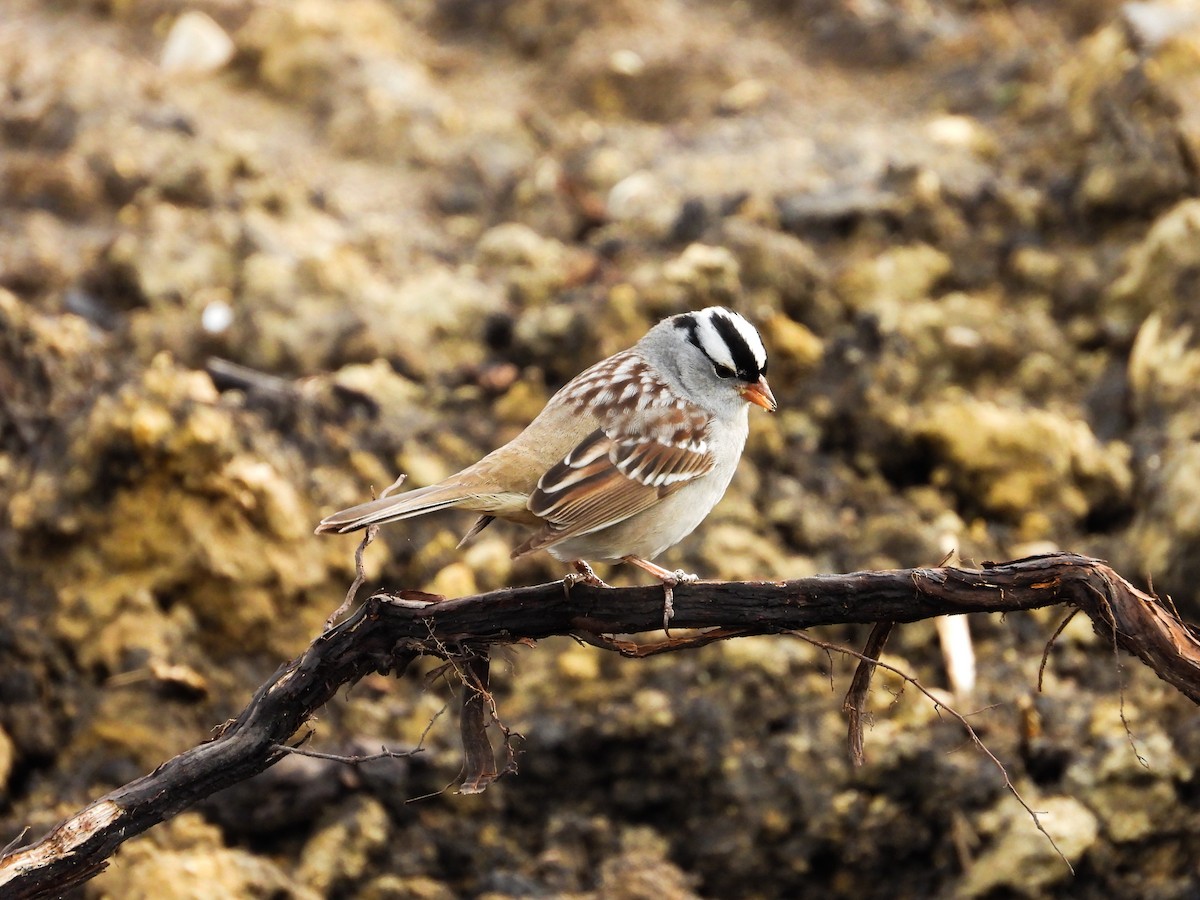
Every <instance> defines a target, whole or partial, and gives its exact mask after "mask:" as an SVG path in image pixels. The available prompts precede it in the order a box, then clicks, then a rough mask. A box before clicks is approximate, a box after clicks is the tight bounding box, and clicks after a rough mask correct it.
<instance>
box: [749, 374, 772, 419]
mask: <svg viewBox="0 0 1200 900" xmlns="http://www.w3.org/2000/svg"><path fill="white" fill-rule="evenodd" d="M742 397H743V399H745V400H746V402H747V403H753V404H754V405H755V406H761V407H762V408H763V409H765V410H766V411H767V412H775V410H776V409H777V408H778V406H779V404H777V403H776V402H775V395H774V394H772V393H771V386H770V385H769V384H767V379H766V376H762V377H760V378H759V379H758V381H757V382H755V383H754V384H747V385H743V386H742Z"/></svg>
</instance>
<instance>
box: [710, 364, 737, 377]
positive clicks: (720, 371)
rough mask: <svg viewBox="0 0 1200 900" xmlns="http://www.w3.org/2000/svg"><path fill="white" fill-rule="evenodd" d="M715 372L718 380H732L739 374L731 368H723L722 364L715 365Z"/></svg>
mask: <svg viewBox="0 0 1200 900" xmlns="http://www.w3.org/2000/svg"><path fill="white" fill-rule="evenodd" d="M713 370H714V371H715V372H716V373H717V377H718V378H732V377H733V376H734V375H736V374H737V372H735V371H733V369H731V368H729V366H723V365H721V364H720V363H716V364H714V365H713Z"/></svg>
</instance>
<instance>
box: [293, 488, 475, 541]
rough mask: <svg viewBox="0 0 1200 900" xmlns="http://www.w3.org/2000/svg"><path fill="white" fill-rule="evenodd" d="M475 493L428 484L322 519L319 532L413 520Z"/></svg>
mask: <svg viewBox="0 0 1200 900" xmlns="http://www.w3.org/2000/svg"><path fill="white" fill-rule="evenodd" d="M471 497H472V495H471V494H470V493H469V492H468V491H465V490H464V489H463V488H462V487H460V486H458V485H452V484H431V485H430V486H429V487H423V488H417V489H416V490H415V491H406V492H405V493H403V494H396V495H395V496H393V497H380V498H379V499H378V500H371V501H369V502H367V503H360V504H359V505H358V506H351V507H350V508H349V509H343V510H340V511H339V512H335V513H333V514H331V515H328V516H326V517H325V518H323V519H322V520H321V522H320V524H319V525H317V532H316V533H317V534H329V533H333V534H345V533H346V532H347V531H358V529H360V528H366V527H367V526H368V525H382V524H383V523H384V522H395V521H397V520H399V519H411V518H412V517H413V516H423V515H425V513H430V512H435V511H436V510H439V509H448V508H449V507H452V506H457V505H459V504H460V503H462V502H463V501H464V500H470V499H471Z"/></svg>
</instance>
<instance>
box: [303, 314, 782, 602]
mask: <svg viewBox="0 0 1200 900" xmlns="http://www.w3.org/2000/svg"><path fill="white" fill-rule="evenodd" d="M766 373H767V352H766V349H765V348H764V347H763V343H762V339H761V338H760V337H759V335H758V332H757V331H756V330H755V329H754V326H753V325H751V324H750V323H749V322H748V321H746V319H744V318H742V316H740V315H738V314H737V313H735V312H733V311H732V310H728V309H725V308H723V307H719V306H711V307H708V308H707V309H702V310H700V311H698V312H689V313H683V314H681V315H677V316H672V317H671V318H669V319H664V320H663V321H661V322H659V323H658V324H657V325H655V326H654V327H653V328H651V329H650V331H648V332H647V333H646V335H645V337H643V338H642V339H641V340H640V341H638V342H637V343H636V344H635V345H634V346H633V347H631V348H629V349H628V350H623V351H622V352H620V353H617V354H615V355H613V356H610V357H608V359H605V360H601V361H600V362H598V363H596V364H595V365H594V366H592V367H591V368H590V369H587V370H586V371H584V372H582V373H581V374H579V375H577V376H576V377H575V378H573V379H571V381H569V382H567V384H565V385H564V386H563V387H562V389H561V390H559V392H558V393H556V394H555V395H554V396H553V397H551V398H550V401H549V402H548V403H547V404H546V406H545V408H544V409H543V410H542V411H541V413H539V414H538V416H537V418H535V419H534V420H533V421H532V422H531V423H530V424H529V426H528V427H527V428H526V429H525V430H524V431H522V432H521V433H520V434H519V435H517V436H516V437H515V438H513V439H512V440H511V441H509V442H508V443H507V444H505V445H504V446H503V447H500V448H499V449H497V450H493V451H492V452H491V453H489V454H488V455H487V456H485V457H484V458H483V459H481V460H479V462H477V463H475V464H474V465H471V466H468V467H467V468H465V469H463V470H462V471H461V472H458V473H457V474H454V475H451V476H450V477H449V478H446V479H445V480H443V481H440V482H438V483H437V484H432V485H429V486H428V487H423V488H418V489H417V490H413V491H408V492H406V493H402V494H398V495H395V496H389V497H383V498H381V499H379V500H373V501H371V502H370V503H363V504H360V505H359V506H352V507H350V508H349V509H345V510H342V511H341V512H336V513H333V514H332V515H330V516H326V517H325V518H324V519H322V520H321V523H320V525H319V526H318V527H317V532H318V533H322V532H337V533H343V532H347V531H354V530H356V529H359V528H364V527H366V526H368V525H378V524H382V523H384V522H394V521H396V520H397V519H407V518H410V517H412V516H419V515H423V514H425V513H428V512H433V511H434V510H438V509H447V508H451V507H453V508H458V509H468V510H472V511H474V512H477V513H480V514H481V516H480V518H479V519H478V520H477V521H476V523H475V525H474V526H472V528H471V529H470V531H469V532H468V533H467V535H466V537H464V538H463V541H464V542H465V541H466V540H468V539H469V538H471V537H473V536H474V535H476V534H478V533H479V531H480V530H481V529H482V528H484V527H485V526H486V525H487V524H488V523H490V522H491V521H492V520H493V519H495V518H496V517H500V518H503V519H510V520H513V521H516V522H522V523H525V524H527V525H532V526H534V527H535V528H536V529H537V530H536V531H535V532H534V533H533V535H532V536H530V537H529V538H528V539H527V540H526V541H524V542H523V543H522V544H521V545H520V546H518V547H517V548H516V549H515V550H513V553H512V555H513V558H517V557H520V556H525V555H526V554H528V553H533V552H535V551H537V550H547V551H549V552H550V554H551V555H553V556H554V557H556V558H557V559H560V560H564V561H571V562H573V563H574V564H575V566H576V568H577V569H578V570H579V571H580V572H581V573H584V574H585V575H586V576H587V577H588V578H589V580H591V579H594V578H595V576H594V575H592V574H591V570H590V569H589V568H588V567H587V565H586V563H585V562H584V560H623V561H625V562H629V563H633V564H635V565H637V566H639V567H641V568H643V569H645V570H646V571H648V572H651V573H652V574H654V575H655V576H656V577H658V578H660V579H662V580H663V582H664V583H665V584H667V585H668V586H670V585H672V584H675V583H677V582H678V581H680V580H685V579H689V578H690V579H693V580H694V576H687V575H686V574H685V573H682V572H670V571H668V570H666V569H663V568H662V567H660V566H657V565H654V564H653V563H651V562H650V560H651V559H653V558H654V557H656V556H658V555H659V554H660V553H662V552H663V551H664V550H666V549H667V548H668V547H670V546H672V545H673V544H675V543H677V542H679V541H680V540H682V539H683V538H684V537H686V536H687V535H688V534H690V533H691V532H692V530H693V529H694V528H695V527H696V526H697V525H699V524H700V522H701V521H703V519H704V517H705V516H707V515H708V513H709V511H710V510H712V508H713V507H714V506H715V505H716V503H717V501H718V500H720V499H721V496H722V495H723V494H724V493H725V488H726V487H728V485H729V481H730V479H731V478H732V477H733V471H734V469H735V468H736V467H737V463H738V460H739V459H740V458H741V455H742V449H743V447H744V446H745V444H746V433H747V430H748V421H747V411H748V410H749V404H750V403H753V404H755V405H757V406H761V407H763V408H764V409H767V410H771V411H773V410H774V409H775V398H774V396H772V394H771V389H770V387H769V386H768V385H767V379H766ZM669 599H670V594H669V592H668V603H669ZM668 614H669V613H668Z"/></svg>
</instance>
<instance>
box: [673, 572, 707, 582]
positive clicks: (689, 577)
mask: <svg viewBox="0 0 1200 900" xmlns="http://www.w3.org/2000/svg"><path fill="white" fill-rule="evenodd" d="M671 578H672V579H674V581H673V582H672V583H673V584H697V583H698V582H699V581H700V576H699V575H695V574H693V573H692V572H685V571H683V569H676V570H675V571H674V572H672V573H671Z"/></svg>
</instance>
